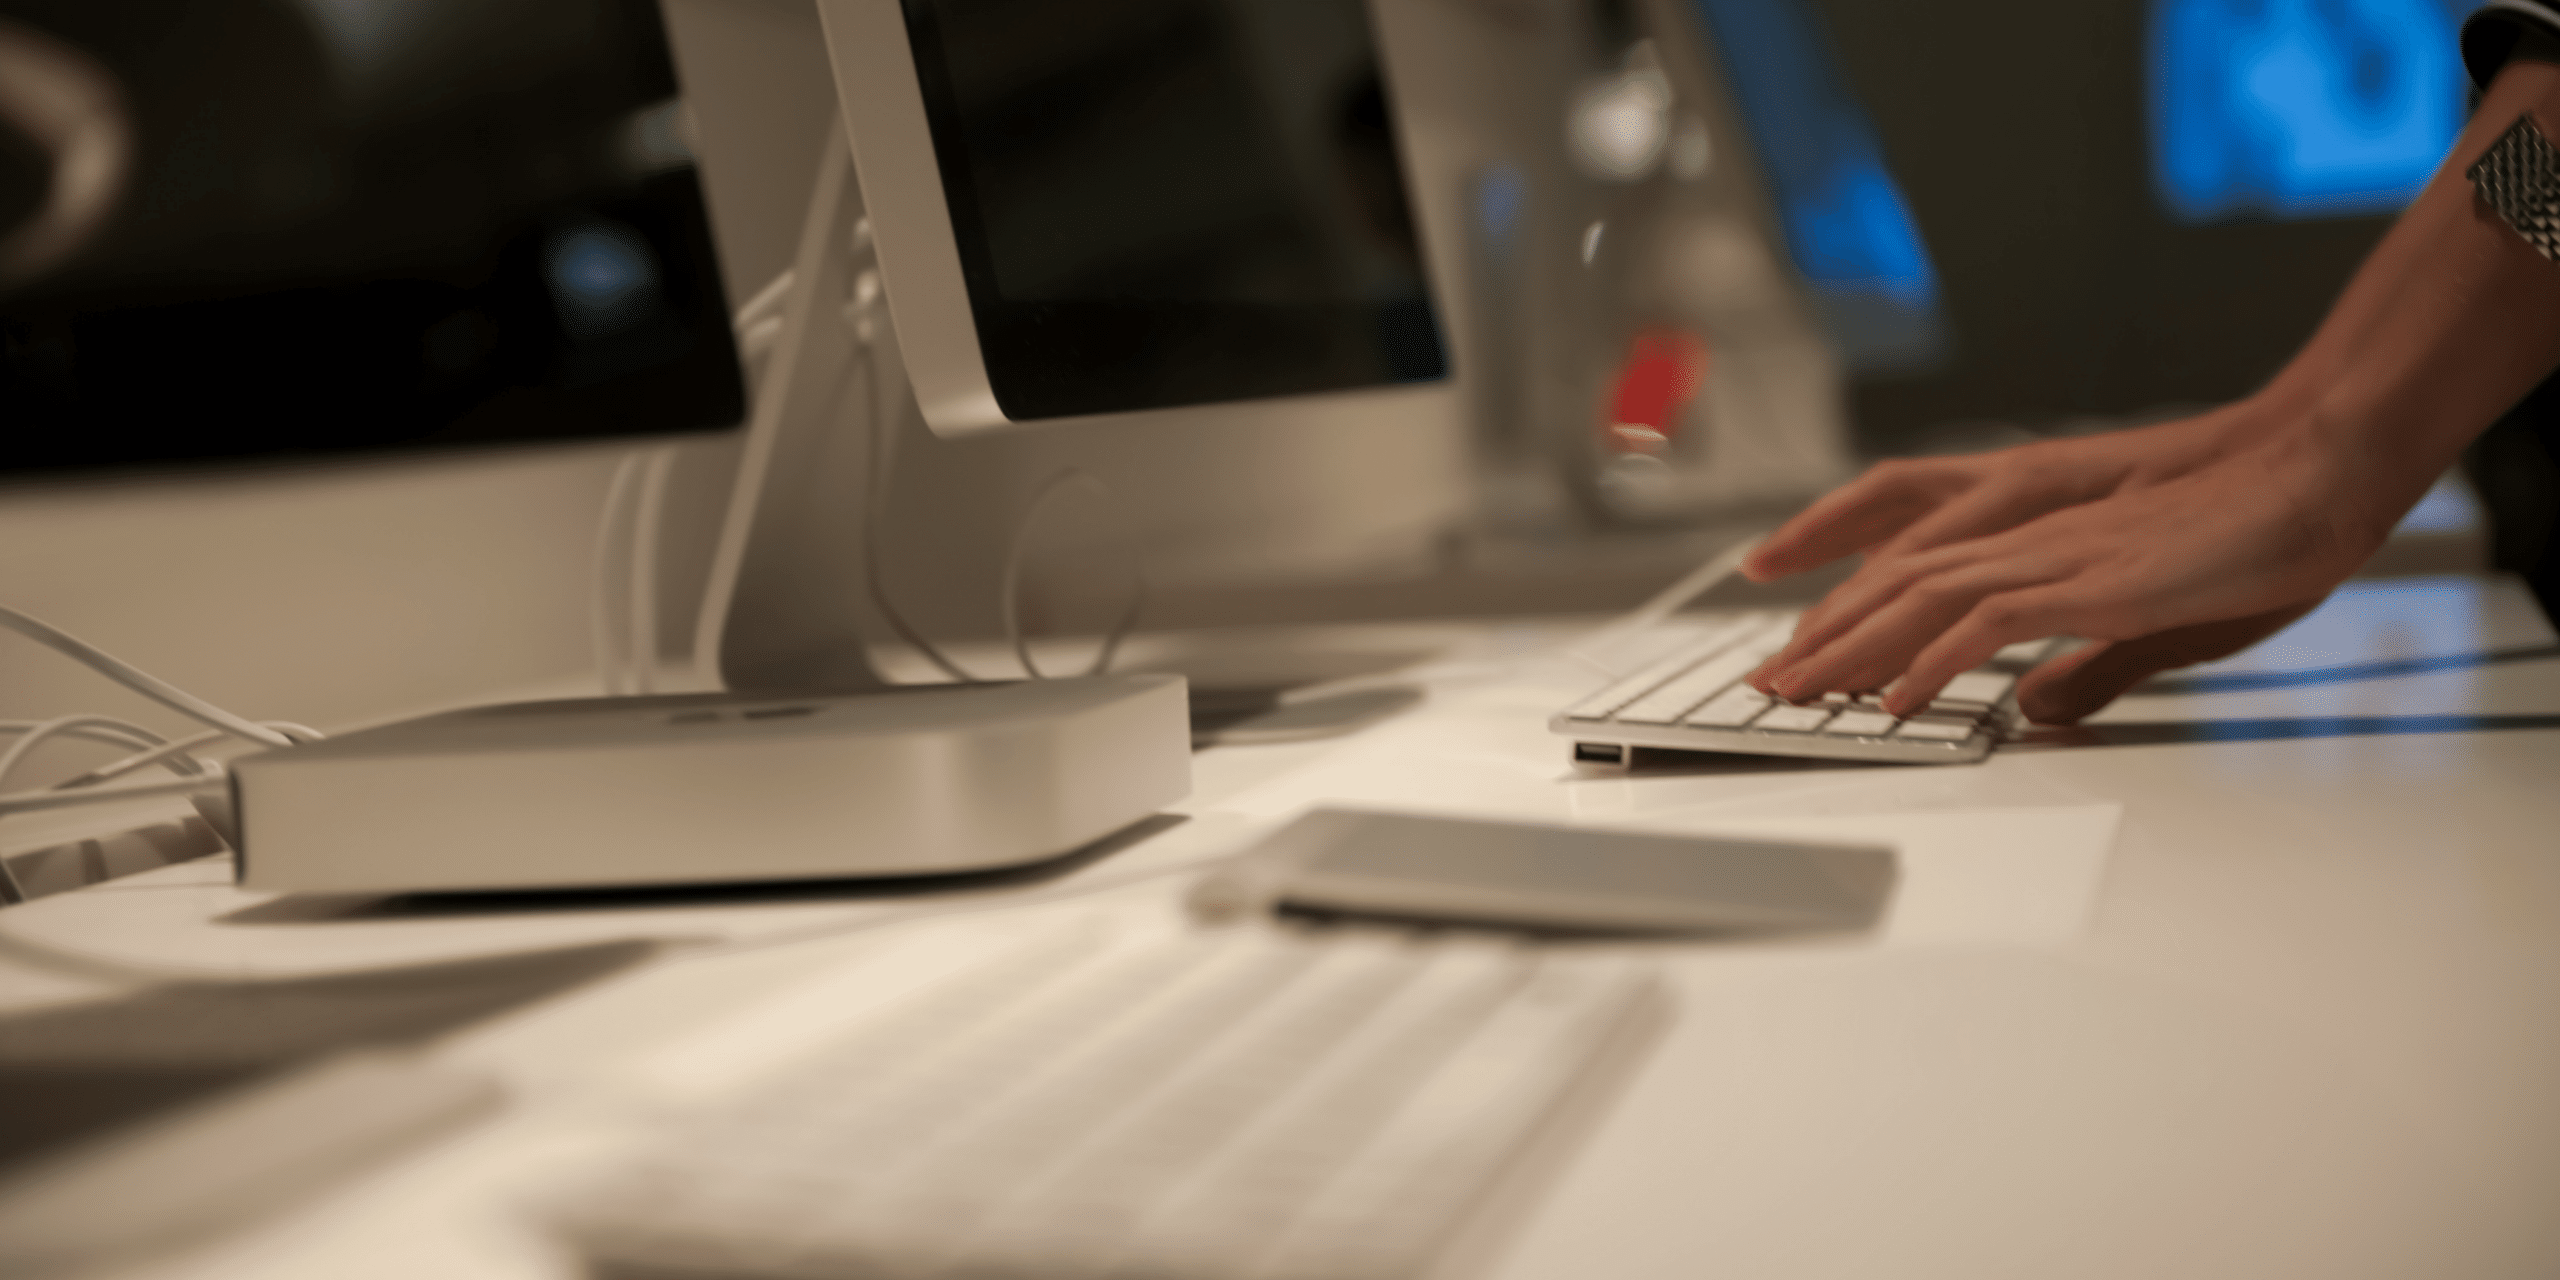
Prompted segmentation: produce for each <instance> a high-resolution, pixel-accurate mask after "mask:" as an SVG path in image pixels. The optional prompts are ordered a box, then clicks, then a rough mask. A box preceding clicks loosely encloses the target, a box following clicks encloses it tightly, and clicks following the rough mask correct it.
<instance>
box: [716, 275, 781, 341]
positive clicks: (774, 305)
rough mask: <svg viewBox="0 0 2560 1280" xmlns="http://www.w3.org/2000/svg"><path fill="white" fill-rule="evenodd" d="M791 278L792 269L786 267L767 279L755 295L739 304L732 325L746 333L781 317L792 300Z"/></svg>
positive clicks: (740, 331)
mask: <svg viewBox="0 0 2560 1280" xmlns="http://www.w3.org/2000/svg"><path fill="white" fill-rule="evenodd" d="M791 280H792V269H791V268H789V267H784V268H783V269H782V274H780V275H777V276H775V277H774V278H773V279H771V280H767V281H765V285H764V287H763V288H761V289H758V290H756V294H755V296H754V297H752V298H749V299H747V300H746V301H745V302H744V303H741V304H739V307H738V314H737V316H736V317H735V318H734V319H732V320H731V321H730V323H731V325H733V326H734V327H735V328H736V329H737V331H738V332H739V333H741V334H744V333H746V332H747V331H748V330H750V329H753V328H755V327H756V326H757V325H759V324H762V323H763V322H765V321H766V320H769V319H774V318H777V317H779V316H780V315H781V314H782V308H783V307H784V306H785V305H786V304H788V303H789V302H790V301H791Z"/></svg>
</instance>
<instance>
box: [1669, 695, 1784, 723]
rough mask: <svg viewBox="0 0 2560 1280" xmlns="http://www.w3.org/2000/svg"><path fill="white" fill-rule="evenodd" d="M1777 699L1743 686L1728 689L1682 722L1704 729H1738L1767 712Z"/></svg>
mask: <svg viewBox="0 0 2560 1280" xmlns="http://www.w3.org/2000/svg"><path fill="white" fill-rule="evenodd" d="M1776 701H1777V699H1775V698H1772V697H1770V696H1769V695H1767V694H1765V693H1762V692H1760V691H1759V690H1757V689H1754V688H1752V687H1750V686H1749V685H1744V686H1742V687H1740V688H1737V689H1728V690H1726V691H1725V692H1724V693H1723V694H1722V695H1721V696H1719V697H1718V698H1716V700H1715V701H1713V702H1710V703H1708V704H1707V705H1705V706H1703V707H1700V708H1698V709H1697V711H1696V712H1695V713H1693V714H1692V715H1690V717H1689V718H1688V719H1687V720H1686V721H1684V722H1683V723H1686V724H1693V725H1697V726H1698V727H1700V728H1704V729H1739V728H1741V727H1742V726H1744V725H1746V724H1749V723H1751V717H1753V716H1756V715H1758V714H1760V713H1761V712H1763V711H1765V710H1767V709H1768V708H1769V706H1770V704H1772V703H1774V702H1776Z"/></svg>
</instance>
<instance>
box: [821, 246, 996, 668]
mask: <svg viewBox="0 0 2560 1280" xmlns="http://www.w3.org/2000/svg"><path fill="white" fill-rule="evenodd" d="M868 227H869V222H868V220H865V221H864V223H862V224H861V225H860V226H857V227H856V228H855V234H854V247H855V249H856V251H857V252H858V253H859V252H860V251H863V250H867V249H868V248H869V247H870V239H869V236H868ZM854 265H855V264H853V263H848V264H847V269H848V270H851V269H852V268H853V266H854ZM877 301H878V295H877V293H876V291H875V292H874V294H873V296H872V298H871V299H870V302H871V303H872V304H873V305H876V304H877ZM812 314H815V311H814V310H813V311H812ZM854 350H855V352H856V356H855V359H854V361H853V363H854V364H857V365H860V366H861V367H862V376H863V377H864V378H865V379H866V380H867V384H868V385H866V386H865V388H864V390H865V391H866V392H867V393H868V394H866V395H865V396H864V399H865V400H867V401H868V402H869V406H870V413H871V423H870V427H871V477H870V484H869V485H868V486H866V487H867V488H868V489H869V490H870V492H869V493H868V494H866V495H865V497H864V500H863V504H862V585H863V589H864V591H865V593H866V594H868V595H869V596H870V597H871V607H872V608H874V609H876V610H878V611H879V613H880V616H881V618H882V619H883V620H885V621H886V622H887V623H888V624H889V629H890V630H892V631H895V632H897V633H898V638H899V639H900V640H903V641H905V642H906V643H907V644H908V645H909V646H910V647H912V648H913V649H915V651H916V652H918V653H921V654H923V655H924V657H925V660H926V661H928V662H931V663H932V664H933V665H934V666H936V667H939V668H941V669H942V673H943V674H944V675H947V676H950V677H951V678H952V679H954V680H957V681H959V682H960V683H962V684H986V683H988V682H987V681H986V680H984V679H981V678H980V677H978V676H975V675H971V674H970V673H969V671H968V670H967V669H966V668H964V667H962V666H961V665H960V664H959V663H957V662H954V661H952V659H951V656H950V655H949V654H946V653H944V652H943V651H942V649H941V647H940V646H938V645H936V644H935V643H934V642H932V641H931V640H928V639H926V638H925V637H924V633H923V632H922V631H920V630H918V629H917V628H916V627H915V626H914V625H913V624H911V623H909V622H908V621H907V615H906V614H904V613H902V612H900V611H899V609H898V606H897V602H895V601H893V600H891V599H890V598H889V586H888V582H887V581H886V579H885V578H884V577H883V569H884V566H883V563H882V560H881V557H880V540H881V536H882V535H883V534H884V533H885V532H886V530H887V527H888V526H887V525H886V523H884V522H883V520H882V519H881V515H882V512H883V511H885V510H886V509H887V507H888V505H889V473H890V471H891V470H892V469H893V468H894V467H895V466H896V465H897V457H898V450H897V445H896V440H897V433H898V427H899V425H900V424H899V423H898V422H897V421H895V420H894V419H892V417H891V416H890V411H889V402H890V401H889V395H888V391H887V383H888V379H887V378H885V377H882V376H881V373H880V363H881V358H880V350H879V348H878V346H876V345H875V344H873V343H871V342H870V341H868V340H865V339H864V338H862V337H861V336H860V335H859V334H856V335H855V337H854Z"/></svg>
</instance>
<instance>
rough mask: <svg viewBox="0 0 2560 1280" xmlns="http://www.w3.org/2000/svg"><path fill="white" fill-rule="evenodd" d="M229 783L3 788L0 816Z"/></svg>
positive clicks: (223, 780)
mask: <svg viewBox="0 0 2560 1280" xmlns="http://www.w3.org/2000/svg"><path fill="white" fill-rule="evenodd" d="M228 785H230V783H229V780H228V779H226V778H222V777H202V778H174V779H171V780H170V781H167V782H136V783H130V784H127V785H125V786H121V787H80V788H76V789H74V790H70V791H58V790H54V789H52V788H46V789H45V790H42V791H5V792H0V818H5V817H7V816H9V815H10V814H13V813H36V812H39V811H41V810H45V809H70V808H74V807H77V806H79V805H84V804H105V803H107V802H108V801H111V800H134V799H142V798H145V797H149V796H182V795H193V794H195V793H197V792H214V791H219V790H221V789H222V788H223V787H226V786H228Z"/></svg>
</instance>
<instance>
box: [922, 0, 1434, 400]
mask: <svg viewBox="0 0 2560 1280" xmlns="http://www.w3.org/2000/svg"><path fill="white" fill-rule="evenodd" d="M906 14H907V25H908V30H909V32H910V34H911V36H912V38H913V42H914V48H915V54H916V63H917V71H918V77H919V79H920V80H921V81H922V83H923V86H924V96H925V106H926V112H927V117H928V119H929V121H930V123H931V127H932V130H933V140H934V150H935V154H936V158H937V160H938V162H939V165H940V168H941V172H942V178H943V187H944V191H945V194H946V195H947V197H948V199H949V202H950V206H951V218H952V224H953V230H954V232H955V234H956V235H957V238H958V240H959V247H960V257H961V265H962V270H963V272H964V274H965V275H966V278H967V281H968V288H969V301H970V305H971V308H972V310H973V312H974V313H975V317H976V321H977V327H978V334H979V344H980V348H981V350H982V351H983V352H984V354H985V356H986V360H987V374H988V380H989V382H990V383H991V385H992V388H993V390H994V392H995V396H996V401H997V403H998V404H999V405H1000V406H1001V407H1002V408H1003V409H1004V411H1005V414H1006V416H1007V417H1010V418H1014V419H1017V420H1021V419H1031V418H1048V417H1062V416H1068V415H1074V414H1089V413H1109V412H1120V411H1128V410H1137V409H1153V408H1166V407H1172V406H1178V405H1189V404H1206V403H1213V402H1218V401H1228V400H1242V399H1249V398H1258V397H1264V396H1277V395H1290V394H1296V393H1303V392H1314V391H1329V390H1339V389H1345V388H1351V387H1364V386H1375V385H1380V384H1384V383H1394V382H1414V381H1428V380H1433V379H1437V378H1440V377H1442V376H1444V374H1445V372H1446V368H1447V365H1446V361H1445V359H1444V357H1443V354H1442V347H1441V342H1440V336H1439V332H1438V329H1437V326H1436V324H1435V323H1434V320H1433V317H1432V312H1431V305H1430V301H1429V297H1428V292H1427V289H1426V285H1425V277H1424V273H1423V267H1422V256H1421V250H1420V247H1419V244H1418V241H1417V237H1416V235H1415V231H1414V217H1413V212H1412V209H1411V207H1410V202H1409V200H1408V198H1407V195H1406V189H1405V183H1404V177H1403V168H1402V164H1401V161H1400V158H1399V155H1398V151H1397V144H1396V133H1395V126H1394V113H1393V110H1392V106H1391V102H1390V99H1389V96H1388V89H1387V85H1386V82H1385V79H1384V77H1383V75H1382V73H1381V70H1380V65H1379V60H1378V53H1377V48H1376V44H1375V40H1374V38H1373V37H1372V35H1371V32H1370V27H1369V15H1368V12H1367V9H1366V7H1365V6H1364V5H1363V4H1362V3H1361V2H1360V0H1087V2H1085V3H1078V4H1073V5H1061V4H1057V3H1054V2H1053V0H908V3H907V5H906Z"/></svg>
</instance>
